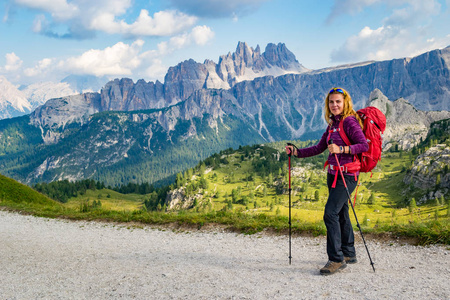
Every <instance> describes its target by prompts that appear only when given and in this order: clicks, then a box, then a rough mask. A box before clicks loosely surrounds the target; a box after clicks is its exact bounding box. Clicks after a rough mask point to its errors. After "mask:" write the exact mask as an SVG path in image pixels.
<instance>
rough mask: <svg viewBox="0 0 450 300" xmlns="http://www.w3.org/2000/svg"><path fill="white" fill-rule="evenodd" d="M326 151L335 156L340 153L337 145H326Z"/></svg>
mask: <svg viewBox="0 0 450 300" xmlns="http://www.w3.org/2000/svg"><path fill="white" fill-rule="evenodd" d="M328 151H330V153H332V154H335V153H337V154H339V153H341V149H340V147H339V146H338V145H336V144H331V145H328Z"/></svg>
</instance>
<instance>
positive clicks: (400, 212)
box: [0, 154, 450, 245]
mask: <svg viewBox="0 0 450 300" xmlns="http://www.w3.org/2000/svg"><path fill="white" fill-rule="evenodd" d="M227 159H228V161H229V164H227V165H222V166H221V167H220V168H218V169H216V170H206V172H205V174H204V177H205V178H206V179H207V181H208V188H207V189H205V190H200V194H201V197H200V198H199V200H198V205H197V206H196V207H194V208H192V209H189V210H180V211H172V212H150V211H146V210H144V209H143V204H142V203H143V201H144V200H145V198H146V197H147V196H146V195H136V194H129V195H123V194H120V193H117V192H115V191H112V190H107V189H104V190H96V191H91V190H88V191H87V192H86V194H84V195H81V196H78V197H76V198H71V199H69V201H68V202H67V203H65V204H61V203H59V202H56V201H53V200H51V199H49V198H47V197H45V196H43V195H41V194H39V193H37V192H35V191H34V190H32V189H30V188H29V187H27V186H25V185H21V184H20V183H17V182H15V181H14V180H12V179H9V178H6V177H4V176H1V175H0V206H1V207H5V208H7V209H11V210H18V211H22V212H26V213H32V214H35V215H38V216H45V217H62V218H68V219H74V220H79V219H83V220H104V221H112V222H133V223H135V222H139V223H145V224H159V225H163V226H173V225H175V226H183V227H188V228H202V227H204V226H208V225H209V226H216V225H220V226H224V227H226V228H228V229H230V230H235V231H238V232H242V233H248V234H251V233H255V232H260V231H263V230H270V231H274V232H277V233H279V234H286V233H287V232H288V228H289V224H288V212H289V197H288V194H287V190H285V191H284V193H283V194H281V195H279V194H277V192H276V189H275V188H274V187H273V186H272V185H271V184H270V183H268V182H267V178H261V177H259V176H256V175H255V174H253V170H252V167H251V160H250V159H247V160H244V161H241V158H240V155H238V154H231V155H229V156H228V157H227ZM302 163H303V162H302V161H301V160H298V159H295V160H293V173H295V172H297V173H295V176H293V177H292V188H293V192H292V194H291V199H292V204H293V205H292V211H291V213H292V231H293V233H294V234H305V233H307V234H310V235H315V236H317V235H325V234H326V229H325V226H324V223H323V221H322V216H323V209H324V205H325V202H326V198H327V188H326V184H325V176H326V174H325V172H324V171H319V170H313V171H311V170H310V169H309V168H306V169H305V170H307V171H304V170H303V169H301V170H303V171H299V170H300V169H299V167H305V166H303V165H302ZM409 163H410V161H409V158H408V157H407V155H405V156H404V157H399V156H398V154H388V155H385V156H384V157H383V158H382V161H381V162H380V163H379V166H378V167H377V168H376V169H375V171H374V173H373V176H372V177H371V176H370V174H361V176H360V181H361V183H362V184H361V186H360V187H359V189H358V197H357V204H356V206H355V209H356V214H357V217H358V220H359V222H360V224H361V226H362V229H363V232H365V233H370V234H374V235H386V234H389V235H392V236H394V237H397V236H398V237H406V238H413V239H415V240H416V242H417V243H419V244H422V245H426V244H434V243H442V244H447V245H450V217H449V216H448V204H445V205H441V206H436V205H431V204H426V205H421V206H419V207H418V208H416V209H415V210H412V211H409V210H408V209H407V208H401V207H399V203H402V201H404V196H403V195H402V190H404V189H405V188H406V187H405V186H404V184H403V177H404V173H402V171H401V170H402V169H404V168H403V167H404V166H407V165H409ZM283 169H285V170H287V166H285V168H283ZM281 173H283V171H282V172H281ZM284 173H285V174H280V177H283V178H285V177H286V171H284ZM311 174H313V179H312V180H309V179H308V178H310V177H311ZM198 175H199V174H197V176H198ZM249 175H252V178H251V180H248V178H249ZM274 180H275V181H276V180H277V178H274ZM264 186H266V192H265V194H264ZM300 187H303V190H302V191H301V192H300V191H297V190H298V188H300ZM233 189H234V190H237V189H240V190H241V195H240V199H242V197H243V196H245V197H247V199H248V203H242V201H241V202H239V203H234V204H232V207H231V208H229V207H228V202H229V201H230V200H231V194H232V191H233ZM316 191H318V193H319V199H318V201H317V200H316V199H315V192H316ZM372 194H373V195H374V203H369V202H368V200H369V197H370V195H372ZM300 196H301V197H302V198H300ZM301 199H302V200H301ZM94 201H95V202H100V203H101V206H98V205H97V206H94V205H93V204H94ZM447 202H448V201H447ZM255 203H256V205H255ZM83 205H85V206H84V209H83ZM350 216H351V218H352V219H353V224H355V225H354V229H355V230H358V228H357V227H356V222H355V221H354V217H353V212H351V211H350Z"/></svg>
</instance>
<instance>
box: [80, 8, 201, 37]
mask: <svg viewBox="0 0 450 300" xmlns="http://www.w3.org/2000/svg"><path fill="white" fill-rule="evenodd" d="M196 22H197V18H196V17H192V16H188V15H186V14H183V13H180V12H177V11H160V12H156V13H155V14H154V15H153V17H151V16H150V15H149V13H148V11H147V10H145V9H142V10H141V13H140V15H139V17H138V18H137V19H136V21H135V22H134V23H132V24H128V23H126V22H125V21H123V20H121V21H116V20H115V16H114V15H113V14H112V13H106V12H103V13H101V14H99V15H98V16H96V17H94V18H93V19H92V20H91V23H90V25H89V28H90V29H93V30H100V31H104V32H107V33H110V34H114V33H120V34H123V35H125V36H170V35H173V34H176V33H178V32H181V31H183V30H185V29H187V28H189V27H191V26H193V25H194V24H195V23H196Z"/></svg>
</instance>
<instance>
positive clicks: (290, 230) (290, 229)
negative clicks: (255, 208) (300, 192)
mask: <svg viewBox="0 0 450 300" xmlns="http://www.w3.org/2000/svg"><path fill="white" fill-rule="evenodd" d="M287 145H288V146H292V147H295V148H296V149H298V148H297V146H295V145H294V144H291V143H287ZM291 155H292V152H290V151H289V154H288V158H289V264H291V259H292V255H291V237H292V220H291V191H292V189H291Z"/></svg>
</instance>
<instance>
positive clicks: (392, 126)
mask: <svg viewBox="0 0 450 300" xmlns="http://www.w3.org/2000/svg"><path fill="white" fill-rule="evenodd" d="M369 99H370V100H369V103H368V105H372V106H375V107H377V108H378V109H380V110H381V111H382V112H383V113H384V114H385V115H386V123H387V126H386V131H385V132H384V143H383V148H384V149H385V150H388V149H389V148H390V147H391V146H392V145H393V144H394V143H397V144H399V148H400V149H403V150H409V149H411V148H412V147H414V146H415V145H417V144H418V143H419V142H420V140H421V139H422V140H424V139H425V138H426V136H427V133H428V131H429V129H430V125H431V123H433V122H435V121H438V120H442V119H447V118H450V112H449V111H421V110H418V109H416V108H415V107H414V106H413V105H411V104H410V103H408V101H406V100H405V99H403V98H400V99H397V100H395V101H389V100H388V98H387V97H386V96H385V95H384V94H383V93H382V92H381V91H380V90H378V89H376V90H375V91H373V92H372V93H371V94H370V97H369Z"/></svg>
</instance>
